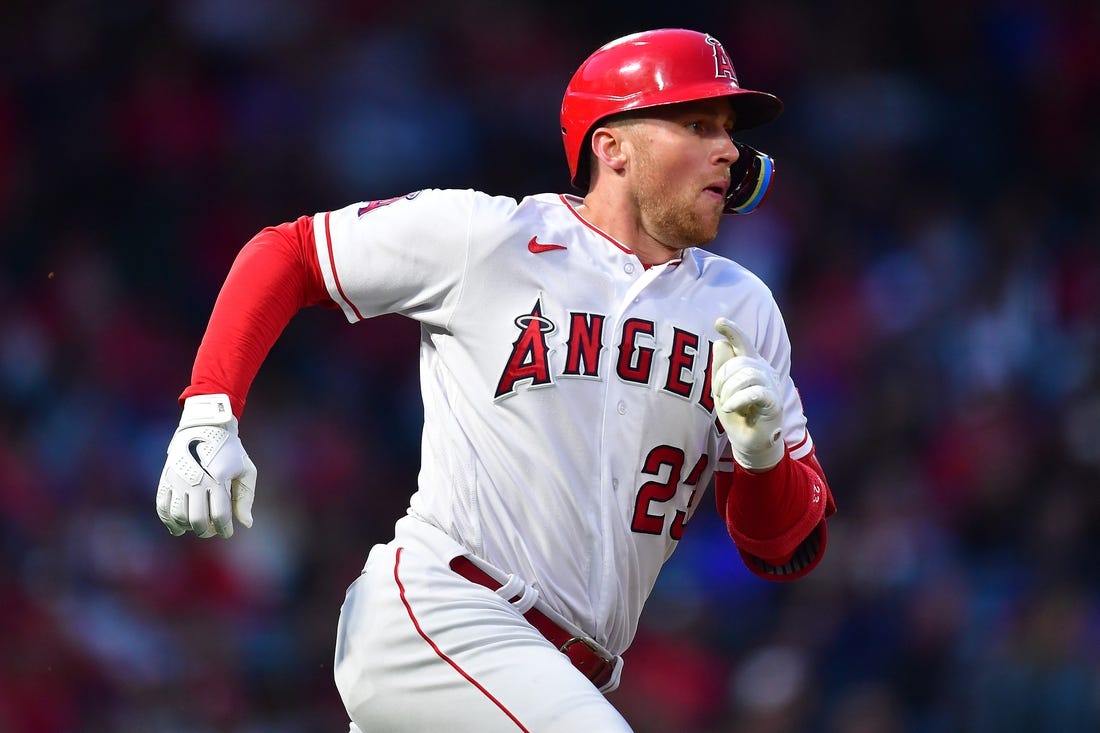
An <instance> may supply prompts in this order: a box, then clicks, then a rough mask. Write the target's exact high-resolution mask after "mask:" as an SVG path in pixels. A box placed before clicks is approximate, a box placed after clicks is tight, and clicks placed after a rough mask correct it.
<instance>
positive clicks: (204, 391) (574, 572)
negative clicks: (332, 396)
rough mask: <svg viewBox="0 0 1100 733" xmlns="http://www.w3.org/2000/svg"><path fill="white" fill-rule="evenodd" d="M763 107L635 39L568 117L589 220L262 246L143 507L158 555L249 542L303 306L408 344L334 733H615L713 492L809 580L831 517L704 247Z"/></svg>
mask: <svg viewBox="0 0 1100 733" xmlns="http://www.w3.org/2000/svg"><path fill="white" fill-rule="evenodd" d="M781 107H782V105H781V102H780V101H779V100H778V99H777V98H776V97H774V96H772V95H770V94H766V93H762V92H757V91H751V90H748V89H743V88H741V87H740V85H739V83H738V80H737V76H736V73H735V72H734V67H733V65H732V64H731V63H730V58H729V56H727V54H726V51H725V49H723V47H722V45H721V44H720V43H719V42H718V41H717V40H716V39H715V38H713V37H711V36H709V35H706V34H703V33H698V32H694V31H689V30H682V29H662V30H655V31H649V32H644V33H638V34H634V35H630V36H627V37H624V38H620V39H618V40H616V41H613V42H611V43H609V44H608V45H606V46H604V47H602V48H600V49H599V50H597V51H596V52H594V53H593V54H592V55H591V56H590V57H589V58H588V59H587V60H586V61H585V62H584V63H583V64H582V65H581V66H580V68H579V69H578V70H577V72H576V73H575V75H574V76H573V78H572V80H571V81H570V82H569V85H568V87H567V89H566V91H565V97H564V100H563V103H562V108H561V130H562V136H563V139H564V144H565V153H566V159H567V162H568V166H569V172H570V176H571V182H572V183H573V184H574V185H575V186H576V187H577V188H578V189H579V190H581V191H584V192H585V195H584V196H583V197H579V196H574V195H569V194H540V195H534V196H529V197H527V198H524V199H522V200H521V201H518V202H517V201H516V200H514V199H511V198H505V197H499V196H490V195H487V194H484V193H480V192H477V191H470V190H423V191H416V192H413V193H409V194H407V195H403V196H396V197H394V198H391V199H386V200H379V201H367V202H360V203H355V204H352V205H350V206H345V207H344V208H340V209H335V210H332V211H326V212H322V213H319V214H316V215H315V216H303V217H302V218H299V219H298V220H297V221H294V222H290V223H285V224H282V225H279V226H275V227H271V228H268V229H264V230H263V231H261V232H260V233H259V234H257V235H256V236H255V237H254V238H253V239H252V240H251V241H250V242H248V244H247V245H246V246H245V247H244V248H243V249H242V251H241V252H240V253H239V255H238V257H237V259H236V261H235V262H234V264H233V267H232V268H231V270H230V272H229V274H228V276H227V278H226V280H225V284H224V286H223V288H222V291H221V293H220V295H219V296H218V298H217V301H216V303H215V305H214V309H213V313H212V315H211V319H210V322H209V326H208V328H207V331H206V333H205V335H204V338H203V340H202V343H201V345H200V347H199V350H198V354H197V357H196V360H195V364H194V369H193V373H192V381H191V384H190V385H189V386H188V387H187V388H186V389H185V390H184V391H183V393H182V395H181V397H180V399H181V402H182V418H181V420H180V424H179V428H178V430H177V431H176V433H175V435H174V436H173V438H172V440H171V442H170V444H169V446H168V456H167V461H166V464H165V468H164V472H163V474H162V477H161V480H160V486H159V490H158V492H157V498H156V506H157V513H158V515H159V516H160V519H161V520H162V521H163V522H164V524H165V525H167V527H168V529H169V530H170V531H171V532H172V533H173V534H175V535H180V534H183V533H184V532H187V531H189V530H190V531H193V532H195V533H196V534H197V535H198V536H199V537H212V536H214V535H220V536H222V537H230V536H231V535H232V534H233V530H234V519H236V521H239V522H240V523H241V524H243V525H244V526H246V527H250V526H252V502H253V496H254V492H255V489H256V468H255V466H254V465H253V464H252V462H251V461H250V460H249V458H248V455H247V453H246V452H245V449H244V447H243V445H242V443H241V440H240V438H239V437H238V420H239V419H240V418H241V415H242V413H243V411H244V407H245V398H246V395H247V393H248V389H249V386H250V384H251V382H252V380H253V377H254V376H255V374H256V372H257V370H258V369H259V368H260V366H261V362H262V361H263V360H264V358H265V356H266V355H267V353H268V350H269V349H270V348H271V346H272V345H273V344H274V342H275V341H276V340H277V338H278V337H279V335H280V333H281V332H282V331H283V329H284V327H285V326H286V324H287V323H288V321H289V320H290V319H291V318H292V317H293V315H294V314H295V313H296V312H297V311H298V310H299V309H301V308H303V307H305V306H311V305H327V306H330V307H332V306H335V307H338V308H340V309H341V310H342V311H343V313H344V315H345V316H346V317H347V319H348V320H349V321H351V322H353V323H354V322H357V321H361V320H363V319H366V318H370V317H372V316H376V315H379V314H383V313H400V314H403V315H405V316H408V317H409V318H412V319H415V320H416V321H418V322H419V324H420V329H421V330H420V333H421V340H420V380H421V388H422V395H423V401H424V428H423V442H422V465H421V471H420V475H419V480H418V486H417V487H416V491H415V493H412V497H411V500H410V503H409V508H408V511H407V513H406V515H405V516H403V517H401V518H400V519H398V520H397V522H396V526H395V531H394V538H393V540H392V541H390V542H388V543H386V544H379V545H376V546H375V547H374V548H372V550H371V552H370V554H369V556H368V558H367V560H366V564H365V566H364V568H363V571H362V574H361V575H360V576H359V577H358V578H357V579H355V580H354V582H353V583H352V584H351V586H350V588H349V589H348V591H347V596H346V599H345V602H344V604H343V606H342V608H341V613H340V618H339V625H338V629H337V639H336V650H335V678H336V685H337V688H338V689H339V691H340V695H341V697H342V699H343V702H344V704H345V706H346V708H347V712H348V715H349V716H350V718H351V720H352V724H351V730H352V731H353V733H354V732H356V731H363V732H364V733H369V732H371V731H385V732H386V733H394V732H395V731H438V730H455V731H479V733H484V732H487V731H537V732H539V733H549V732H551V731H568V732H569V733H575V732H576V731H628V730H630V728H629V726H628V724H627V722H626V721H625V720H624V719H623V717H622V716H621V715H620V714H619V713H618V712H617V711H616V710H615V708H614V707H613V706H612V705H611V704H610V703H609V702H608V701H607V700H606V698H605V697H604V695H603V693H606V692H609V691H611V690H613V689H615V687H616V686H617V685H618V683H619V679H620V675H621V673H622V669H623V665H622V659H621V656H620V655H621V654H622V653H623V651H624V650H626V649H627V647H628V646H629V645H630V642H631V640H632V639H633V637H634V634H635V631H636V630H637V627H638V619H639V616H640V614H641V612H642V608H643V605H644V604H645V601H646V597H647V596H648V595H649V593H650V591H651V590H652V588H653V585H654V582H655V581H656V578H657V574H658V572H659V571H660V569H661V566H662V564H663V563H664V562H665V561H666V560H667V559H668V558H669V556H670V555H671V554H672V552H673V551H674V550H675V549H676V546H677V543H678V541H679V540H680V538H681V537H682V536H683V535H684V533H685V532H688V531H690V529H689V525H690V522H691V518H692V515H693V514H694V513H695V512H696V511H697V510H698V508H699V504H700V499H701V498H702V496H703V494H704V492H705V490H706V488H707V486H708V485H709V484H710V482H711V479H712V478H713V479H714V488H715V500H716V503H717V509H718V511H719V513H720V514H721V516H722V518H723V519H724V520H725V522H726V524H727V526H728V528H729V533H730V535H731V537H732V540H733V545H731V550H732V549H733V547H734V546H735V547H736V551H737V552H738V553H739V555H740V558H741V559H742V560H743V561H744V562H745V563H746V564H747V566H748V567H749V568H750V569H751V570H752V572H754V573H756V574H757V575H759V576H761V577H763V578H767V579H769V580H791V579H795V578H799V577H801V576H803V575H805V574H806V573H808V572H809V571H810V570H811V569H812V568H814V567H815V566H816V565H817V564H818V563H819V562H820V561H821V558H822V554H823V553H824V550H825V541H826V532H825V519H826V517H827V516H829V515H830V514H832V513H833V512H834V511H835V508H834V505H833V501H832V496H831V493H830V490H829V487H828V484H827V482H826V479H825V476H824V473H823V471H822V468H821V466H820V464H819V463H818V461H817V459H816V458H815V455H814V444H813V441H812V440H811V438H810V434H809V432H808V431H807V427H806V425H807V422H806V417H805V415H804V413H803V408H802V404H801V401H800V399H799V395H798V392H797V391H796V389H795V385H794V383H793V381H792V380H791V345H790V343H789V340H788V336H787V333H786V329H785V327H784V324H783V320H782V317H781V315H780V311H779V309H778V308H777V306H776V303H775V301H774V300H773V298H772V295H771V293H770V291H769V290H768V288H767V287H766V286H765V285H764V284H763V283H762V282H761V281H760V280H759V279H758V278H757V277H755V276H754V275H753V274H751V273H750V272H748V271H747V270H745V269H744V268H742V267H741V266H739V265H737V264H735V263H734V262H732V261H730V260H728V259H725V258H722V257H718V256H716V255H714V254H711V253H708V252H706V251H705V250H703V249H700V248H699V247H700V246H701V245H704V244H706V243H707V242H709V241H711V240H712V239H714V237H715V236H716V234H717V231H718V226H719V222H720V221H721V220H722V217H723V214H727V213H735V214H736V213H748V212H750V211H752V210H753V209H755V208H756V207H757V206H758V205H759V204H760V202H761V200H762V199H763V197H764V194H765V192H766V190H767V188H768V185H769V183H770V180H771V176H772V171H773V165H772V160H771V158H769V157H768V156H767V155H765V154H763V153H760V152H758V151H756V150H754V149H752V148H750V147H748V146H746V145H744V144H741V143H739V142H734V140H733V138H732V135H733V133H734V132H736V131H737V130H742V129H745V128H749V127H753V126H755V125H759V124H762V123H765V122H768V121H770V120H772V119H774V118H775V117H776V116H777V115H778V114H779V113H780V110H781ZM731 623H736V620H735V619H731Z"/></svg>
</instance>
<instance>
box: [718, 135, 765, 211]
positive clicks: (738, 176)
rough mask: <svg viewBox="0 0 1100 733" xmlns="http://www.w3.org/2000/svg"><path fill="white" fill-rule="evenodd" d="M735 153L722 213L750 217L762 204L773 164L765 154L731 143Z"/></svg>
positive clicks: (741, 144) (743, 144)
mask: <svg viewBox="0 0 1100 733" xmlns="http://www.w3.org/2000/svg"><path fill="white" fill-rule="evenodd" d="M733 144H734V145H736V146H737V152H738V153H739V155H738V158H737V162H736V163H734V164H733V166H732V167H731V168H730V192H729V194H727V195H726V206H725V208H724V209H722V211H723V213H726V214H751V213H752V212H753V211H756V209H757V208H758V207H759V206H760V204H761V203H762V202H763V201H764V196H765V195H767V193H768V187H769V186H770V185H771V182H772V175H773V174H774V173H775V161H774V160H772V158H771V156H770V155H768V154H767V153H762V152H760V151H759V150H757V149H756V148H754V147H752V146H750V145H746V144H745V143H740V142H737V141H734V143H733Z"/></svg>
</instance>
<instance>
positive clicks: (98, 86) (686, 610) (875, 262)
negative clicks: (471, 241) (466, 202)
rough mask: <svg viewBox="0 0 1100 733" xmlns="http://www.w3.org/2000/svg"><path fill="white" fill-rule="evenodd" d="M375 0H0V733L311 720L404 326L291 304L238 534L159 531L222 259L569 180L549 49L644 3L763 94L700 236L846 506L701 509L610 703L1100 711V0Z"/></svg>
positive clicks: (642, 718)
mask: <svg viewBox="0 0 1100 733" xmlns="http://www.w3.org/2000/svg"><path fill="white" fill-rule="evenodd" d="M397 5H398V7H395V6H394V4H391V3H377V2H351V1H349V0H323V1H321V2H317V3H296V2H293V1H292V0H251V1H250V2H234V3H224V2H219V1H218V0H178V1H177V2H170V1H168V0H162V1H160V2H137V1H136V0H117V1H115V2H110V3H107V2H95V1H94V0H85V1H81V0H58V1H56V2H46V3H31V2H22V1H20V0H16V1H15V2H10V3H5V4H4V5H3V8H2V9H0V41H2V42H0V242H2V251H3V269H2V271H0V406H2V412H0V648H2V652H0V731H2V732H3V733H68V732H73V731H80V732H95V733H100V732H103V733H107V732H110V733H130V732H131V731H133V732H137V731H141V732H143V733H144V732H147V731H159V732H162V733H200V732H206V731H217V732H219V733H221V732H225V733H246V732H247V733H253V732H255V733H259V732H261V731H262V732H265V733H279V732H286V733H291V732H295V733H296V732H298V731H310V732H312V731H340V730H346V718H345V715H344V713H343V710H342V708H341V705H340V702H339V699H338V697H337V695H336V691H335V688H334V686H333V683H332V675H331V672H332V670H331V661H332V646H333V638H334V634H335V625H336V617H337V612H338V609H339V606H340V603H341V601H342V599H343V592H344V588H345V587H346V585H347V584H348V583H350V581H351V580H352V579H353V578H354V576H355V575H356V574H357V572H358V569H359V567H360V566H361V564H362V562H363V561H364V559H365V557H366V553H367V551H368V549H369V547H370V546H371V545H372V544H373V543H375V542H377V541H380V540H385V539H387V538H388V536H389V533H390V529H391V526H392V523H393V521H394V520H395V519H396V518H397V517H398V516H400V514H401V513H402V512H403V510H404V507H405V505H406V501H407V498H408V495H409V494H410V492H411V491H412V490H413V487H414V486H415V478H416V472H417V461H418V453H419V442H418V441H419V419H420V406H419V396H418V389H417V368H416V343H417V332H416V328H415V326H414V325H413V324H412V323H411V322H407V321H403V320H400V319H396V318H390V317H387V318H382V319H377V320H375V321H371V322H368V323H365V324H361V325H359V326H356V327H355V328H351V327H349V326H348V325H347V324H346V322H345V321H344V319H343V317H342V315H341V314H339V312H331V311H317V312H312V311H311V312H304V313H302V314H301V316H300V317H299V318H298V319H297V320H296V321H294V322H293V323H292V324H291V326H290V328H289V329H288V331H287V332H286V334H285V336H284V338H283V340H282V341H280V343H279V344H277V345H276V347H275V349H274V351H273V352H272V355H271V357H270V358H269V359H268V362H267V364H266V366H265V368H264V370H263V371H262V372H261V374H260V376H259V377H258V378H257V381H256V383H255V385H254V388H253V391H252V394H251V399H250V402H249V407H248V409H247V410H246V412H245V415H244V419H243V421H242V435H243V437H244V442H245V445H246V446H247V447H248V449H249V451H250V453H251V455H252V457H253V458H254V459H255V461H256V463H257V465H258V466H259V471H260V481H259V495H258V498H257V502H256V507H255V516H256V525H255V527H254V528H253V529H251V530H247V531H245V530H238V533H237V535H236V536H235V537H234V538H233V539H232V540H230V541H228V542H226V541H220V540H206V541H199V540H197V539H195V538H193V537H191V536H188V537H186V538H180V539H173V538H171V537H170V536H169V534H168V533H167V532H166V531H165V530H164V529H163V528H162V526H161V525H160V522H159V521H158V520H157V517H156V514H155V511H154V507H153V496H154V492H155V487H156V481H157V477H158V475H159V472H160V469H161V465H162V460H163V455H164V448H165V446H166V445H167V441H168V439H169V437H170V435H171V432H172V430H173V429H174V427H175V424H176V421H177V420H178V407H177V405H176V402H175V398H176V396H177V395H178V393H179V391H180V390H181V389H182V388H183V387H184V386H185V385H186V384H187V381H188V378H189V369H190V363H191V359H192V357H193V355H194V351H195V348H196V347H197V345H198V340H199V337H200V336H201V333H202V329H203V327H204V325H205V318H206V316H207V314H208V313H209V309H210V306H211V304H212V301H213V298H214V296H215V294H216V292H217V289H218V287H219V286H220V284H221V280H222V278H223V276H224V274H225V272H226V270H227V268H228V266H229V264H230V262H231V261H232V258H233V256H234V255H235V253H236V251H237V250H238V249H239V248H240V246H241V245H243V244H244V242H245V241H247V239H248V238H249V237H250V236H251V235H252V234H253V233H254V232H255V231H257V230H258V229H260V228H261V227H263V226H266V225H268V224H275V223H279V222H282V221H287V220H290V219H293V218H296V217H297V216H299V215H301V214H311V213H314V212H316V211H322V210H326V209H332V208H337V207H339V206H342V205H344V204H347V203H351V202H353V201H358V200H367V199H372V198H382V197H387V196H392V195H398V194H402V193H405V192H408V191H411V190H415V189H419V188H423V187H474V188H479V189H482V190H485V191H489V192H491V193H498V194H507V195H512V196H516V197H519V196H522V195H525V194H527V193H535V192H541V191H547V190H558V191H565V190H568V189H567V187H568V181H567V174H566V167H565V163H564V159H563V155H562V152H561V145H560V138H559V135H558V130H557V114H558V106H559V104H560V101H561V94H562V91H563V90H564V87H565V84H566V82H567V81H568V78H569V75H570V74H571V73H572V71H573V69H574V68H576V66H577V65H578V64H579V63H580V61H581V60H583V58H584V57H585V56H586V55H587V54H588V53H589V52H590V51H592V50H593V49H595V48H596V47H597V46H598V45H600V44H602V43H603V42H605V41H607V40H610V39H611V38H614V37H617V36H619V35H622V34H624V33H628V32H632V31H635V30H642V29H644V28H648V27H662V26H685V27H691V28H695V29H698V30H705V31H707V32H710V33H712V34H714V35H716V36H717V37H719V38H720V39H721V40H723V41H724V43H725V45H726V47H727V49H729V51H730V54H731V56H732V58H733V61H734V63H735V65H736V66H737V68H738V71H739V74H740V76H741V79H742V81H743V83H745V85H746V86H750V87H752V88H756V89H765V90H768V91H773V92H775V93H776V94H778V95H779V96H780V97H782V98H783V99H784V101H785V102H786V105H787V109H786V112H785V113H784V116H783V117H781V118H780V120H779V121H778V122H777V123H775V124H774V125H773V126H771V127H769V128H765V129H762V130H759V131H753V132H751V133H749V134H746V140H747V141H749V142H751V143H752V144H754V145H756V146H758V147H761V148H763V149H765V150H767V151H769V152H770V153H771V154H772V155H774V156H775V158H776V160H777V170H778V173H777V178H776V183H775V185H774V187H773V190H772V192H771V194H770V195H769V199H768V202H767V203H766V205H765V206H764V207H763V208H762V209H761V210H760V211H759V212H758V213H755V214H753V215H752V216H749V217H744V218H739V219H731V220H729V221H727V222H726V226H725V228H724V231H723V233H722V235H721V237H720V239H719V240H718V241H716V242H714V244H713V246H712V249H715V250H718V251H721V252H723V253H725V254H727V255H728V256H730V257H732V258H733V259H736V260H738V261H740V262H742V263H743V264H745V265H747V266H748V267H750V269H753V270H755V271H756V272H757V273H758V274H760V275H761V276H762V277H763V278H764V279H765V280H766V281H767V282H769V283H770V284H771V285H772V287H773V289H774V292H775V294H776V297H777V299H778V300H779V302H780V304H781V306H782V308H783V309H784V313H785V315H786V318H787V321H788V327H789V329H790V332H791V337H792V341H793V344H794V349H795V351H794V372H795V374H794V376H795V379H796V380H797V381H798V383H799V385H800V388H801V392H802V395H803V398H804V400H805V402H806V406H807V412H808V414H809V416H810V427H811V430H812V431H813V434H814V436H815V439H816V442H817V444H818V455H819V457H820V458H821V460H822V463H823V464H824V465H825V468H826V470H827V471H828V473H829V476H830V479H831V482H832V485H833V489H834V492H835V494H836V497H837V501H838V504H839V506H840V514H839V515H838V516H837V517H836V518H835V519H834V520H833V521H832V522H831V524H830V546H829V552H828V555H827V557H826V560H825V562H824V564H823V565H822V566H821V567H820V568H819V570H818V571H817V572H816V573H815V574H814V575H812V576H811V577H809V578H807V579H805V580H804V581H802V582H799V583H796V584H791V585H769V584H765V583H763V582H762V581H758V580H757V579H755V578H753V577H752V576H750V575H749V574H748V573H747V571H745V570H743V569H742V568H741V567H740V562H739V561H738V560H737V559H736V557H735V554H734V553H733V552H732V550H731V546H730V543H729V540H728V537H727V536H726V535H725V531H724V528H723V527H722V525H721V524H720V523H719V522H718V521H717V519H716V517H715V516H714V512H713V511H708V509H707V507H708V504H707V503H706V502H704V504H703V506H702V508H701V510H700V511H699V512H698V513H697V515H696V517H695V519H694V520H693V522H692V524H691V525H690V526H689V528H688V532H687V533H686V535H685V538H684V540H683V541H682V543H681V546H680V548H679V550H678V552H677V554H676V555H675V556H674V557H673V559H672V561H671V562H670V563H669V566H668V568H667V570H666V572H665V575H664V576H662V579H661V581H660V583H659V585H658V588H657V590H656V592H655V595H654V597H653V598H652V600H651V603H650V605H649V606H648V607H647V611H646V615H645V619H644V624H643V627H642V630H641V632H640V634H639V637H638V639H637V642H636V644H635V646H634V647H633V648H632V649H631V651H630V652H628V654H627V655H626V671H625V681H624V684H623V686H622V688H621V689H620V690H619V691H618V692H616V693H614V695H613V696H612V699H613V700H614V702H615V703H616V704H617V705H618V706H619V707H620V709H621V710H622V711H623V712H624V714H625V715H626V716H627V718H628V719H629V720H630V721H631V722H632V723H633V725H634V726H635V727H636V729H637V730H638V731H639V733H657V732H661V733H667V732H672V733H718V732H723V733H727V732H728V733H750V732H751V733H803V732H808V733H941V732H952V731H959V732H962V731H973V732H975V733H985V732H986V731H990V732H992V731H996V732H997V733H1015V732H1020V733H1024V732H1032V731H1034V732H1038V733H1046V732H1050V733H1055V732H1057V733H1076V732H1077V731H1082V732H1083V731H1096V730H1100V595H1098V591H1100V533H1098V532H1097V531H1096V530H1097V528H1098V527H1100V510H1098V509H1100V368H1098V360H1100V330H1098V327H1100V201H1098V199H1100V173H1098V172H1100V135H1098V133H1097V130H1100V51H1098V48H1097V43H1096V39H1097V38H1100V6H1098V5H1096V4H1095V3H1070V2H1052V1H1051V0H932V1H931V2H926V3H901V4H894V3H878V2H870V1H869V0H868V1H864V2H860V1H858V0H847V1H845V0H826V1H823V2H809V1H808V0H807V1H805V2H798V1H796V0H778V1H777V2H757V3H733V4H728V3H727V4H711V5H710V6H708V7H697V6H695V5H694V4H693V7H691V8H690V9H682V8H676V7H669V6H673V5H676V4H673V3H656V2H639V3H629V4H622V7H613V6H612V4H600V3H580V2H568V1H563V2H559V3H554V4H552V5H551V4H549V3H547V4H545V5H540V4H534V3H515V2H507V1H506V0H469V2H463V3H456V4H453V7H452V6H451V5H448V4H444V3H440V2H434V3H432V2H428V3H425V2H412V3H408V4H397ZM615 5H618V4H615ZM628 6H629V9H628ZM719 6H721V7H719Z"/></svg>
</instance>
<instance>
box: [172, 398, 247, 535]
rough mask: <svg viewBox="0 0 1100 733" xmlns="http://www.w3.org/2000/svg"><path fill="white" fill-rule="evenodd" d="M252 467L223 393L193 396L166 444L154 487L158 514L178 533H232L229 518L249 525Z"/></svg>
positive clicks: (186, 402)
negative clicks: (160, 468)
mask: <svg viewBox="0 0 1100 733" xmlns="http://www.w3.org/2000/svg"><path fill="white" fill-rule="evenodd" d="M255 493H256V466H255V465H254V464H253V463H252V461H251V459H249V457H248V454H247V453H245V450H244V446H243V445H241V440H240V438H239V437H237V418H235V417H233V411H232V410H231V409H230V406H229V397H228V396H227V395H224V394H214V395H196V396H194V397H188V398H187V399H186V400H184V403H183V416H182V417H181V418H180V424H179V427H178V428H176V433H175V435H173V436H172V441H171V442H170V443H169V444H168V458H167V460H166V461H165V463H164V471H162V472H161V474H160V486H159V488H158V489H157V515H158V516H160V521H162V522H164V526H166V527H167V528H168V531H169V532H171V533H172V534H173V535H176V536H177V537H178V536H179V535H181V534H183V533H184V532H186V531H187V530H193V531H194V532H195V534H197V535H198V536H199V537H213V536H214V535H215V534H218V535H221V536H222V537H227V538H228V537H232V536H233V518H234V517H236V518H237V521H239V522H240V523H241V524H243V525H244V526H245V527H251V526H252V499H253V497H254V496H255Z"/></svg>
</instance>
